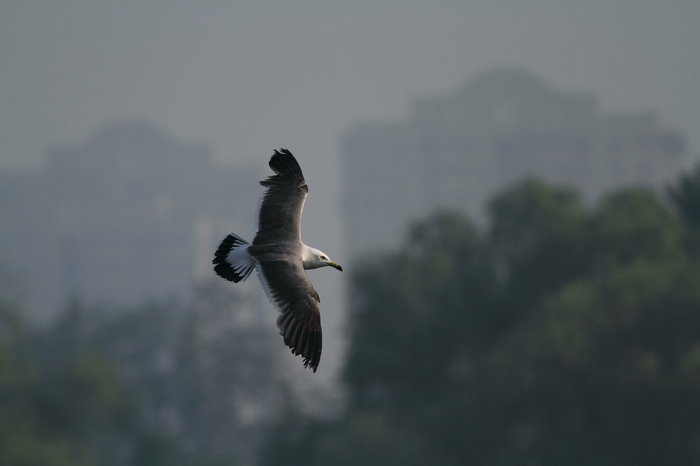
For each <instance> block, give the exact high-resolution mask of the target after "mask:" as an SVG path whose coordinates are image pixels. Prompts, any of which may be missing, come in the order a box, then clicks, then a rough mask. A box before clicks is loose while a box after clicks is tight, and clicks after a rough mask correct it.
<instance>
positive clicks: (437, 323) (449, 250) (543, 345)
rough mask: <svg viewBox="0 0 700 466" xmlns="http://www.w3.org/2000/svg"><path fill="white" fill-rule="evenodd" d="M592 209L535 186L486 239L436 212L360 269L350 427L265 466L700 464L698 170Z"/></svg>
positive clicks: (303, 433)
mask: <svg viewBox="0 0 700 466" xmlns="http://www.w3.org/2000/svg"><path fill="white" fill-rule="evenodd" d="M670 193H671V195H670V199H671V205H667V204H665V203H663V202H662V201H660V200H659V198H658V197H657V196H656V195H655V194H654V193H653V192H651V191H648V190H644V189H628V190H624V191H620V192H616V193H613V194H611V195H609V196H607V197H605V198H604V199H603V200H602V201H601V202H600V203H599V204H598V205H597V206H596V207H595V208H594V209H587V208H585V206H584V205H583V204H582V203H581V201H580V200H579V198H578V196H577V194H576V193H575V192H574V191H572V190H570V189H566V188H558V187H552V186H549V185H547V184H544V183H541V182H538V181H532V180H531V181H525V182H523V183H521V184H519V185H517V186H515V187H513V188H511V189H508V190H506V191H504V192H502V193H501V194H500V195H498V196H497V197H496V198H495V199H493V201H492V202H491V204H490V227H489V228H488V229H486V231H485V232H484V233H480V232H479V231H478V229H477V228H476V227H475V226H474V225H472V224H471V223H470V222H469V221H468V220H467V219H465V218H464V217H463V216H461V215H459V214H455V213H449V212H442V213H437V214H435V215H433V216H431V217H430V218H428V219H426V220H425V221H423V222H421V223H419V224H417V225H415V226H413V227H412V228H411V230H410V231H409V234H408V237H407V240H406V241H405V243H404V245H403V247H402V248H401V249H400V250H399V251H398V252H396V253H392V254H387V255H384V256H381V257H374V258H373V259H372V260H371V261H369V262H364V263H363V264H362V266H361V267H359V266H358V267H356V268H355V272H354V273H353V276H352V285H351V287H350V292H349V295H350V311H351V316H350V325H351V330H350V335H349V336H350V342H349V350H348V356H347V364H346V368H345V372H344V381H345V383H346V385H347V388H348V392H349V396H348V402H347V409H346V410H345V412H344V414H343V415H342V416H341V417H340V418H339V419H333V420H325V421H323V420H314V419H309V418H305V417H304V416H303V415H300V414H298V413H289V414H288V416H287V417H286V421H285V422H284V423H283V424H282V425H280V426H279V428H278V430H277V431H276V433H275V435H273V436H272V437H271V439H270V441H269V443H268V445H267V448H266V449H265V455H264V458H263V464H267V465H273V464H286V465H297V464H298V465H301V464H304V465H314V464H316V465H326V464H335V465H357V464H363V465H424V464H441V465H463V464H470V465H522V464H538V465H558V464H567V465H591V464H597V465H611V466H612V465H615V466H620V465H658V464H674V465H691V464H699V463H700V254H699V253H698V249H697V248H695V247H694V246H693V245H694V244H698V243H694V242H693V241H688V238H689V237H690V236H689V235H691V230H693V231H694V229H695V228H697V226H698V218H699V217H698V215H699V214H698V212H700V210H698V206H699V205H700V169H698V170H697V171H696V172H694V173H693V174H691V175H688V176H686V177H684V178H682V179H681V181H680V182H679V184H678V185H677V186H676V187H675V188H673V189H672V190H671V191H670Z"/></svg>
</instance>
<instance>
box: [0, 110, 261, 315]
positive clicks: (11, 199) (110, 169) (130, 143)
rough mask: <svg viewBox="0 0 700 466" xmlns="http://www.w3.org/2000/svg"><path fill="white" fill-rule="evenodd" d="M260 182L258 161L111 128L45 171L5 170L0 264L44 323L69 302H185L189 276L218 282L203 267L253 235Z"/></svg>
mask: <svg viewBox="0 0 700 466" xmlns="http://www.w3.org/2000/svg"><path fill="white" fill-rule="evenodd" d="M259 179H260V168H259V167H258V166H257V165H255V166H239V167H229V166H221V165H217V164H215V163H214V161H213V160H212V157H211V154H210V153H209V151H208V150H207V148H206V147H205V146H203V145H193V144H184V143H181V142H178V141H175V140H174V139H173V138H172V137H171V136H170V135H168V134H167V133H165V132H163V131H162V130H160V129H158V128H155V127H153V126H150V125H147V124H144V123H140V122H133V121H124V122H119V123H116V124H113V125H110V126H108V127H106V128H104V129H103V130H102V131H99V132H97V133H95V134H94V135H92V137H90V138H89V139H88V140H87V141H86V142H85V143H84V144H80V145H77V146H72V147H63V148H59V149H54V150H51V151H50V152H49V153H48V157H47V159H46V161H45V164H44V165H43V166H42V167H41V168H40V169H36V170H30V171H25V172H21V173H17V172H9V173H7V172H6V173H0V218H2V223H3V227H2V228H1V229H0V268H3V269H7V270H10V271H11V273H12V275H13V276H18V277H21V280H22V283H23V284H24V288H25V290H24V294H25V298H26V301H27V302H28V304H29V307H30V309H31V310H32V311H33V312H36V313H38V314H40V317H45V316H47V315H50V314H52V313H54V312H55V311H56V310H57V309H60V308H61V306H63V305H64V303H65V300H66V298H68V297H69V296H71V295H76V296H78V297H80V298H84V299H87V300H89V301H110V302H119V303H125V304H127V303H134V302H137V301H141V300H143V299H145V298H147V297H164V296H180V297H190V296H191V293H192V291H193V289H194V283H195V279H198V280H202V279H206V277H207V273H210V276H211V277H214V273H213V271H212V270H211V267H209V268H208V269H207V268H206V266H205V265H204V264H205V263H206V262H207V261H208V262H209V264H210V263H211V257H212V256H213V252H214V250H215V247H216V244H217V242H218V240H219V239H220V238H223V237H224V236H225V235H226V234H227V233H229V232H230V231H233V230H235V231H241V232H242V234H245V231H247V230H250V227H251V225H252V223H253V217H254V209H255V205H256V202H257V198H258V197H259V195H260V194H261V192H262V188H261V187H260V186H259V185H258V180H259ZM196 251H199V252H196ZM197 254H198V255H200V256H203V255H206V257H196V255H197Z"/></svg>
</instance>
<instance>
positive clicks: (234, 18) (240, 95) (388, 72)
mask: <svg viewBox="0 0 700 466" xmlns="http://www.w3.org/2000/svg"><path fill="white" fill-rule="evenodd" d="M699 23H700V4H698V2H696V1H672V2H665V3H663V4H662V3H660V2H652V1H643V2H640V1H622V2H616V3H614V4H608V3H607V2H602V1H596V2H575V1H566V2H561V1H554V0H529V1H525V2H522V1H515V0H512V1H510V0H507V1H498V2H469V3H467V2H453V1H442V2H430V3H427V2H399V1H386V2H381V3H375V2H359V3H358V2H353V3H352V4H349V3H348V4H341V3H335V4H332V5H331V4H327V3H325V2H314V1H303V2H285V3H283V2H231V3H220V2H197V3H188V2H178V3H174V2H164V1H149V2H123V3H95V2H85V1H65V2H60V3H59V2H31V3H29V2H4V3H3V4H2V6H0V40H1V41H2V44H3V46H2V48H0V60H1V62H2V67H0V102H1V103H2V107H1V108H2V109H1V110H0V115H1V116H0V168H3V169H17V168H26V167H36V166H39V165H40V164H41V163H42V160H43V159H44V157H45V155H46V154H47V152H48V151H49V148H51V147H55V146H62V145H66V144H67V145H76V144H80V143H82V142H83V141H85V140H86V139H87V138H88V137H89V136H90V134H91V133H92V132H94V131H97V130H99V129H100V128H102V127H104V126H105V125H107V124H109V123H111V122H113V121H115V120H117V119H122V118H138V119H141V120H144V121H148V122H152V123H153V124H155V125H157V126H159V127H162V128H163V129H165V130H166V131H167V132H168V133H170V134H172V135H174V136H175V137H177V138H178V140H181V141H186V142H187V143H192V144H204V145H206V146H208V147H210V148H211V149H212V151H213V154H214V158H215V159H216V160H217V161H219V162H220V163H229V162H243V161H245V162H254V163H256V164H257V165H258V166H260V169H261V172H264V171H265V170H266V163H267V160H268V158H269V156H270V154H271V153H272V150H273V149H275V148H278V147H286V148H289V149H290V150H292V152H293V153H294V154H295V155H296V156H297V158H298V159H299V162H300V164H301V166H302V168H303V170H304V173H305V175H306V179H307V181H308V183H309V186H310V193H309V198H308V200H307V204H306V208H305V210H304V232H303V233H304V240H305V242H306V243H307V244H310V245H313V246H315V247H318V248H320V249H322V250H324V251H327V252H328V253H329V254H331V255H332V257H334V259H337V260H338V261H339V262H340V263H341V264H343V263H345V262H346V261H348V260H349V259H350V258H348V257H344V256H343V254H344V252H343V247H342V246H343V241H342V239H341V231H342V217H341V215H339V212H338V208H339V202H340V201H339V196H340V189H339V186H340V185H341V183H342V179H343V177H342V175H341V174H340V161H339V141H340V138H341V137H342V135H343V134H344V133H345V132H346V131H348V130H349V128H350V127H351V126H352V125H353V124H355V123H357V122H358V121H366V120H370V121H372V120H394V119H400V118H405V117H406V116H407V115H408V113H409V108H410V106H411V104H412V103H413V102H414V101H415V100H416V98H419V97H426V96H443V95H447V94H449V93H450V92H452V91H454V90H455V89H457V88H459V87H460V86H461V85H462V84H463V83H465V82H467V81H468V80H470V79H473V78H474V77H476V76H478V75H480V74H482V73H484V72H486V71H488V70H490V69H492V68H494V67H502V66H515V67H519V68H522V69H525V70H528V71H530V72H532V73H535V74H537V75H538V76H541V77H542V78H543V79H544V80H546V81H547V82H548V83H550V84H551V85H552V86H554V87H555V88H557V89H561V90H564V91H583V92H590V93H594V94H595V95H596V97H597V98H598V100H599V103H600V106H601V108H602V109H603V110H605V111H627V110H639V109H642V110H652V111H656V112H657V116H658V118H659V120H660V123H661V124H662V125H664V126H672V127H674V128H676V129H678V130H679V131H681V132H682V133H683V134H684V135H685V137H686V139H687V142H688V151H687V153H688V154H690V155H691V156H693V155H695V154H697V152H698V148H700V131H698V130H699V129H700V93H698V92H697V82H698V76H700V59H698V58H699V56H698V50H697V44H698V43H700V32H698V28H697V25H698V24H699ZM3 221H6V220H5V219H3ZM251 223H252V219H251ZM339 275H340V274H325V273H312V274H311V279H312V280H313V281H314V283H315V284H316V286H317V288H318V289H319V292H320V293H321V295H322V297H323V298H324V299H323V307H322V310H323V312H324V316H326V317H324V318H325V320H324V329H325V330H326V331H328V332H329V334H330V335H332V334H333V332H338V331H339V330H338V329H337V325H338V315H339V312H340V308H341V304H340V302H341V301H342V292H341V291H340V289H341V286H340V284H341V283H342V282H341V280H343V277H340V276H339ZM270 324H271V325H274V323H273V322H271V323H270ZM327 341H328V346H327V348H328V353H327V355H326V356H325V360H324V362H325V363H326V364H329V365H331V366H332V367H335V365H334V364H333V363H330V361H329V360H332V358H333V356H332V355H333V354H334V353H335V350H334V349H333V346H334V343H333V341H334V340H333V337H330V338H328V340H327ZM324 354H326V353H324Z"/></svg>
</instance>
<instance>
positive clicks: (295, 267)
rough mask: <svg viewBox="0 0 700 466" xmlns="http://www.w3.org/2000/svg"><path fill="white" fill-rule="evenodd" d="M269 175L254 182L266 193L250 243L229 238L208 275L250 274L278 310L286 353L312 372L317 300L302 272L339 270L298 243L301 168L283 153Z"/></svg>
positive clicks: (317, 348) (239, 277)
mask: <svg viewBox="0 0 700 466" xmlns="http://www.w3.org/2000/svg"><path fill="white" fill-rule="evenodd" d="M269 165H270V168H271V169H272V171H274V172H275V174H274V175H272V176H270V177H268V178H267V179H266V180H263V181H261V182H260V184H261V185H263V186H264V187H265V188H266V189H265V192H264V193H263V195H262V197H261V198H260V201H259V203H258V213H257V218H256V224H257V229H256V233H255V237H254V238H253V244H250V243H248V242H247V241H246V240H244V239H243V238H241V237H240V236H238V235H235V234H233V233H231V234H230V235H228V236H227V237H226V238H224V239H223V241H221V244H220V245H219V247H218V249H217V250H216V253H215V254H214V260H213V261H212V263H213V264H214V271H215V272H216V273H217V274H218V275H219V276H220V277H222V278H225V279H226V280H230V281H232V282H235V283H238V282H240V281H243V280H245V279H246V278H248V276H249V275H250V274H251V272H252V271H253V269H255V271H256V272H257V274H258V278H259V279H260V283H261V284H262V287H263V289H264V290H265V294H266V295H267V297H268V299H269V300H270V302H271V303H272V305H273V306H274V307H275V308H276V309H277V310H278V311H279V313H280V315H279V317H278V318H277V328H278V329H279V331H280V335H282V337H283V338H284V344H285V345H287V346H288V347H289V348H290V349H291V350H292V353H293V354H294V355H295V356H297V355H301V356H302V358H303V360H304V367H310V368H311V369H312V370H313V371H314V372H316V369H318V363H319V361H320V360H321V342H322V338H321V313H320V309H319V303H320V301H321V299H320V298H319V296H318V293H317V292H316V290H315V289H314V286H313V284H312V283H311V281H310V280H309V277H307V275H306V272H304V270H308V269H317V268H319V267H325V266H330V267H334V268H336V269H338V270H340V271H341V272H342V270H343V268H342V267H341V266H340V265H338V264H337V263H335V262H333V261H332V260H330V258H329V257H328V255H327V254H325V253H323V252H321V251H319V250H318V249H315V248H312V247H310V246H307V245H305V244H304V243H303V242H302V241H301V211H302V210H303V208H304V201H305V200H306V195H307V194H308V193H309V188H308V186H306V181H305V180H304V175H303V174H302V173H301V167H300V166H299V163H298V162H297V161H296V159H295V158H294V156H293V155H292V153H291V152H289V151H288V150H287V149H280V150H279V151H277V150H276V151H275V153H274V154H273V155H272V158H270V163H269Z"/></svg>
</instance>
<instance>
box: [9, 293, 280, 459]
mask: <svg viewBox="0 0 700 466" xmlns="http://www.w3.org/2000/svg"><path fill="white" fill-rule="evenodd" d="M231 293H233V295H232V294H231ZM197 296H198V300H197V302H196V303H194V304H192V305H182V304H178V303H176V302H171V301H164V302H148V303H145V304H143V305H141V306H139V307H136V308H133V309H114V308H111V307H107V306H98V305H92V306H86V305H84V304H83V303H81V302H80V301H79V300H77V299H76V300H73V301H72V302H70V303H68V305H67V307H66V310H65V312H64V313H63V314H62V316H61V318H60V319H59V320H58V321H57V322H55V323H54V324H52V325H51V326H48V327H45V328H35V327H31V326H29V325H27V324H26V323H25V322H22V319H21V318H20V313H19V312H18V310H17V309H16V308H14V307H12V306H10V305H7V304H1V303H0V465H2V466H64V465H65V466H69V465H70V466H122V465H123V466H127V465H129V466H159V465H163V466H166V465H167V466H223V465H226V466H235V465H237V464H249V463H250V462H251V459H252V458H254V457H255V455H256V454H257V449H258V447H259V445H260V443H261V442H262V438H263V437H264V435H265V432H266V431H267V429H268V425H269V424H270V423H271V422H272V421H271V419H272V417H274V415H275V412H276V411H275V410H276V409H277V407H276V406H274V405H273V403H274V402H278V403H283V402H284V400H280V399H279V397H280V396H282V397H283V396H285V395H286V385H284V383H282V381H280V380H279V379H278V375H276V374H277V371H275V365H274V362H275V361H274V357H275V353H274V352H273V351H272V350H271V348H270V347H269V345H268V342H273V341H274V342H275V343H276V342H277V335H275V334H274V327H269V328H268V326H262V325H254V324H248V325H242V326H240V325H233V324H227V323H230V321H231V319H232V317H233V312H232V310H231V307H232V306H233V307H234V308H235V307H236V306H238V305H239V304H241V303H239V302H237V301H236V300H239V301H240V300H241V299H242V298H241V297H240V296H239V295H237V294H236V293H235V291H233V292H230V291H229V289H227V288H223V287H221V286H220V285H218V283H215V284H213V285H211V286H209V285H206V284H203V285H201V286H199V287H198V290H197ZM217 319H223V322H222V321H221V320H217ZM268 330H269V331H268ZM273 338H274V339H273ZM251 405H252V406H253V407H257V406H264V407H265V411H262V410H261V413H258V412H255V411H253V412H252V414H251V412H250V408H249V406H251ZM241 407H242V408H244V409H246V411H245V413H246V417H245V419H243V421H241V413H240V411H241ZM251 416H252V417H251Z"/></svg>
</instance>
